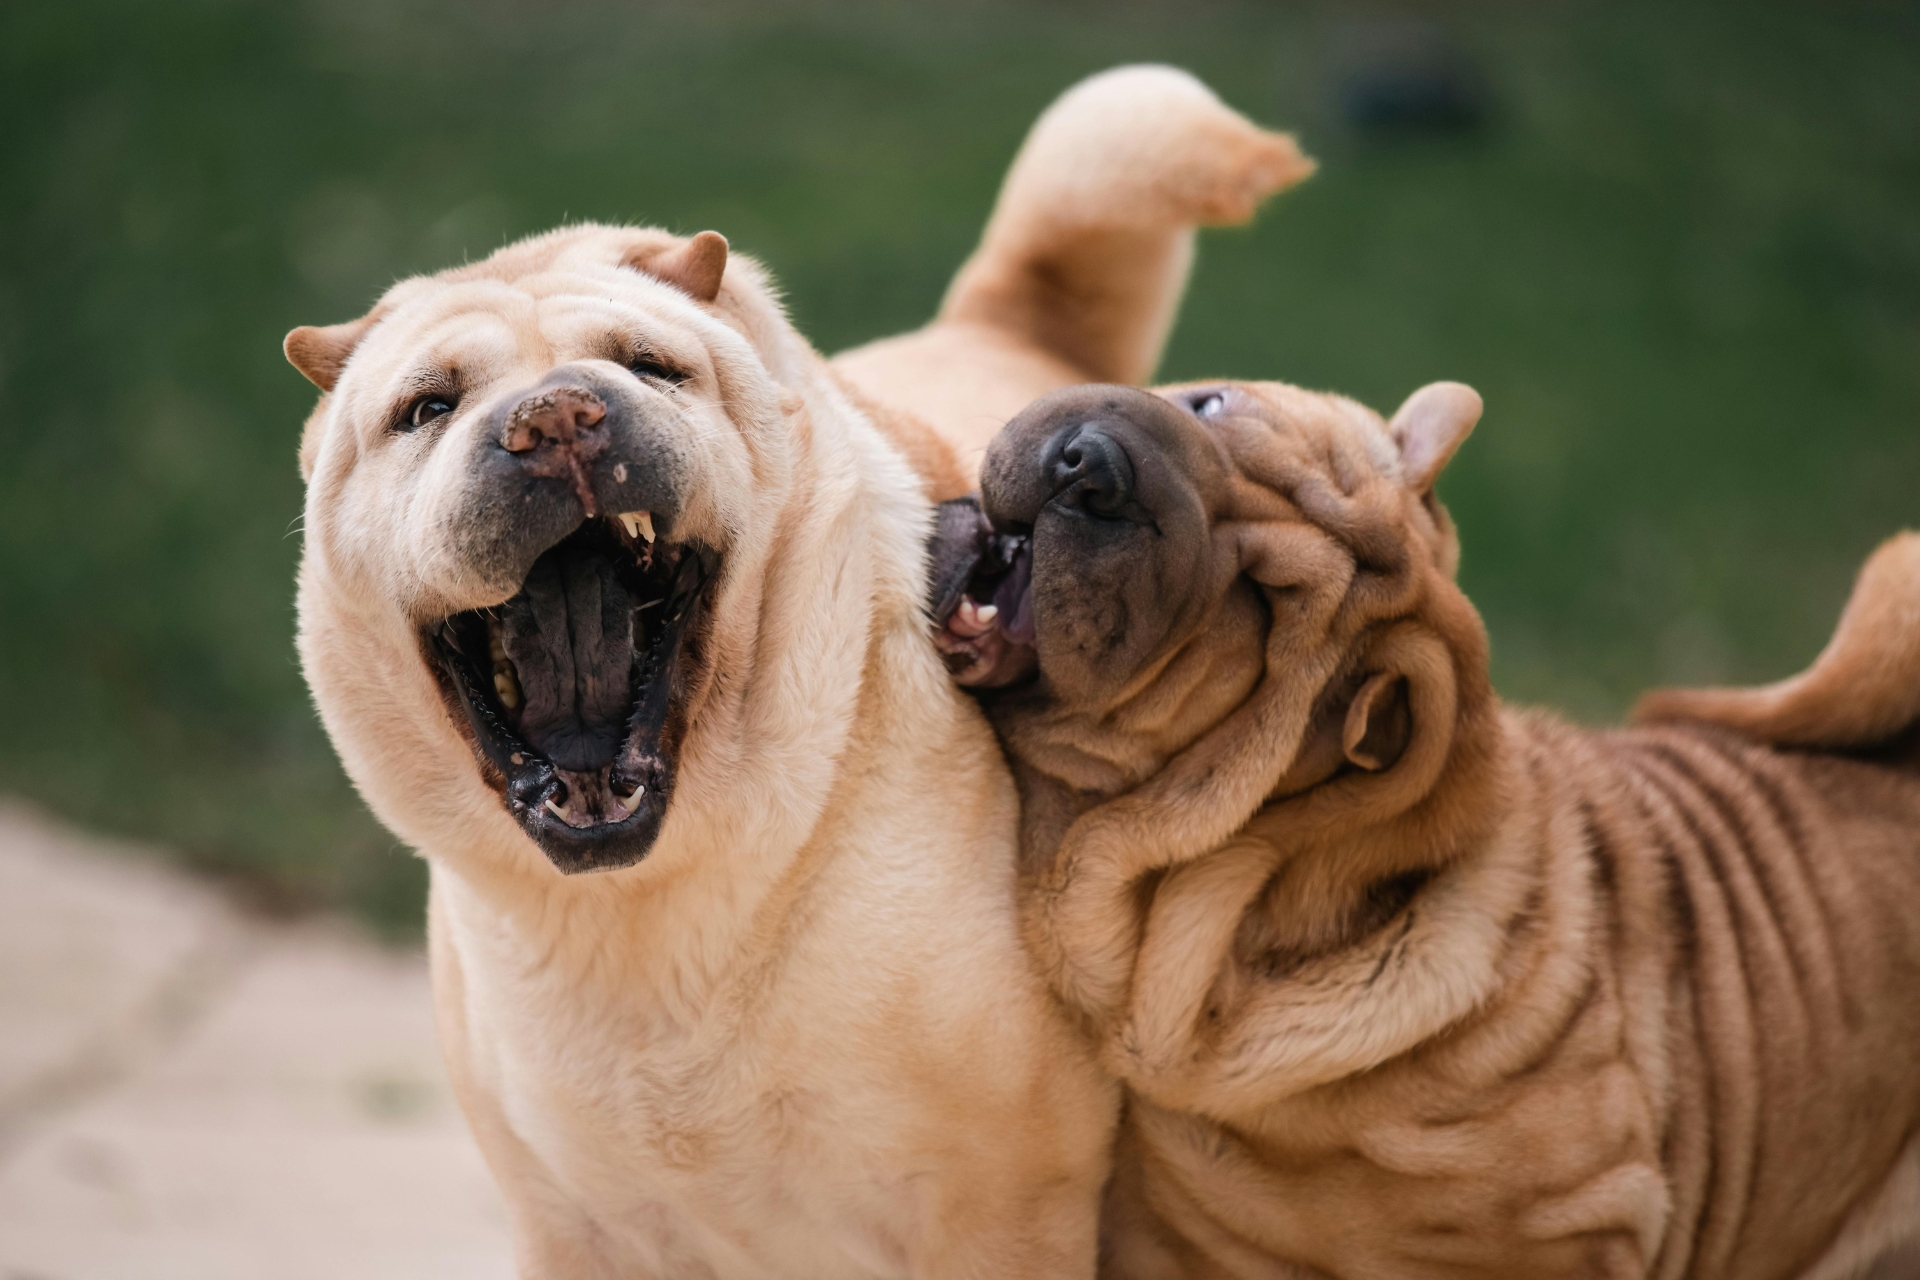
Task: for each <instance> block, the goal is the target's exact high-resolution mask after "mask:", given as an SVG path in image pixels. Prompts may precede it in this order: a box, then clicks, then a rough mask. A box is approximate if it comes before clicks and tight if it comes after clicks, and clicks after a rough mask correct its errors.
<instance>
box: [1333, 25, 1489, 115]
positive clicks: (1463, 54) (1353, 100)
mask: <svg viewBox="0 0 1920 1280" xmlns="http://www.w3.org/2000/svg"><path fill="white" fill-rule="evenodd" d="M1333 48H1334V50H1335V51H1336V52H1335V54H1334V64H1335V66H1337V67H1338V68H1340V70H1339V71H1338V80H1337V88H1336V91H1335V94H1336V100H1337V101H1338V103H1339V109H1340V115H1341V117H1342V118H1343V119H1344V120H1345V121H1346V122H1347V123H1348V124H1350V125H1352V126H1353V127H1354V128H1355V129H1357V130H1359V131H1360V132H1361V133H1362V134H1364V135H1369V136H1372V137H1376V138H1393V137H1403V136H1409V135H1413V136H1418V135H1422V134H1455V133H1473V132H1476V131H1478V130H1480V129H1482V128H1484V127H1486V125H1487V124H1488V122H1489V120H1490V119H1491V117H1492V113H1493V102H1492V93H1491V89H1490V88H1489V86H1488V83H1487V77H1486V74H1485V72H1484V71H1482V70H1481V68H1480V66H1479V64H1478V63H1477V62H1476V61H1475V60H1474V59H1473V57H1472V56H1471V55H1469V54H1468V53H1467V51H1466V50H1465V49H1464V48H1462V47H1461V46H1460V44H1459V43H1458V42H1457V41H1456V40H1455V39H1454V38H1453V36H1452V33H1451V32H1450V31H1449V30H1448V29H1447V28H1446V27H1445V26H1444V25H1442V24H1441V23H1439V22H1436V21H1432V20H1428V19H1421V18H1378V19H1374V20H1371V21H1350V22H1345V23H1342V24H1341V25H1340V28H1339V30H1338V33H1337V35H1336V37H1335V39H1334V41H1333Z"/></svg>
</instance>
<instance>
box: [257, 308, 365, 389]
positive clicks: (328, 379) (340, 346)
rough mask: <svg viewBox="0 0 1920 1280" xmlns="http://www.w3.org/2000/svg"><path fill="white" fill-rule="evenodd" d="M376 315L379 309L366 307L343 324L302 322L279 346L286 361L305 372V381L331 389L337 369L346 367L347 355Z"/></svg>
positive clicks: (337, 377) (338, 374) (337, 378)
mask: <svg viewBox="0 0 1920 1280" xmlns="http://www.w3.org/2000/svg"><path fill="white" fill-rule="evenodd" d="M378 315H379V312H378V311H369V312H368V313H367V314H366V315H364V316H361V317H360V318H359V319H358V320H349V321H347V322H346V323H345V324H329V325H312V324H303V325H301V326H300V327H299V328H298V329H295V330H293V331H292V332H291V333H289V334H288V335H287V338H286V341H285V342H283V343H281V344H280V349H281V350H282V351H284V352H286V353H287V363H288V364H290V365H292V366H293V367H294V368H296V369H298V370H299V371H300V372H301V373H303V374H305V375H306V376H307V381H308V382H311V383H312V384H313V385H314V386H316V387H318V388H320V389H321V390H322V391H331V390H333V384H334V383H336V382H338V381H340V371H341V370H342V369H344V368H346V367H347V357H348V356H351V355H352V354H353V349H354V348H355V347H357V346H359V345H360V339H362V338H364V337H366V336H367V330H369V329H371V328H373V322H374V320H375V319H376V318H377V317H378Z"/></svg>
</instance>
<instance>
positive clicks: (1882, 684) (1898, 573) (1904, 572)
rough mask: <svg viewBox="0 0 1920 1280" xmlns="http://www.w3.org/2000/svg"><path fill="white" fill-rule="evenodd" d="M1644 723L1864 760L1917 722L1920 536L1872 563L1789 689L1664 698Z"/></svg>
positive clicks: (1658, 697) (1906, 537)
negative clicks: (1725, 730)
mask: <svg viewBox="0 0 1920 1280" xmlns="http://www.w3.org/2000/svg"><path fill="white" fill-rule="evenodd" d="M1633 718H1634V720H1635V721H1637V722H1640V723H1643V724H1644V723H1659V722H1666V721H1674V720H1706V721H1711V722H1713V723H1716V724H1723V725H1727V726H1728V727H1730V728H1734V729H1738V730H1741V731H1742V732H1744V733H1749V734H1752V735H1753V736H1754V737H1756V738H1760V739H1762V740H1763V741H1767V742H1773V743H1777V744H1779V745H1781V746H1792V747H1824V748H1827V749H1830V750H1849V749H1851V750H1860V749H1865V748H1870V747H1874V746H1878V745H1880V744H1883V743H1886V742H1888V741H1890V740H1892V739H1894V738H1897V737H1899V736H1900V735H1901V734H1902V733H1904V732H1906V731H1907V730H1909V729H1911V728H1913V727H1914V725H1915V723H1916V722H1920V533H1902V534H1898V535H1896V536H1894V537H1892V538H1889V539H1888V540H1887V541H1885V542H1883V543H1881V544H1880V546H1879V548H1878V549H1877V550H1876V551H1874V553H1873V554H1872V555H1871V556H1869V557H1868V558H1867V563H1866V565H1865V567H1863V568H1862V569H1861V570H1860V577H1859V579H1858V581H1856V582H1855V583H1854V586H1853V595H1852V596H1851V597H1850V598H1849V599H1848V600H1847V607H1846V609H1845V610H1844V611H1843V612H1842V613H1841V615H1840V625H1839V627H1838V628H1837V629H1836V630H1835V631H1834V633H1833V639H1831V640H1829V641H1828V642H1827V647H1826V648H1825V649H1824V650H1823V651H1821V654H1820V656H1819V657H1818V658H1816V659H1814V662H1813V665H1812V666H1811V667H1808V668H1807V669H1806V670H1805V671H1803V672H1801V673H1800V674H1799V675H1797V676H1794V677H1793V678H1792V679H1790V680H1782V681H1780V682H1779V683H1778V684H1770V685H1763V686H1760V687H1759V688H1754V689H1660V690H1657V691H1655V692H1653V693H1650V694H1648V695H1646V696H1645V697H1644V698H1642V699H1640V703H1639V705H1638V706H1636V707H1635V708H1634V711H1633Z"/></svg>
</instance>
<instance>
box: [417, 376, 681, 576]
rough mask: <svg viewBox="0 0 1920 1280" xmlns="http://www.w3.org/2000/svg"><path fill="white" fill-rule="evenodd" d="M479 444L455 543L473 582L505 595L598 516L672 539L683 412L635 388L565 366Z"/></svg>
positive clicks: (495, 414) (491, 421)
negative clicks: (552, 550) (503, 591)
mask: <svg viewBox="0 0 1920 1280" xmlns="http://www.w3.org/2000/svg"><path fill="white" fill-rule="evenodd" d="M475 426H476V429H475V430H474V431H473V433H472V434H471V435H470V436H469V437H468V440H469V443H468V446H467V447H468V449H469V452H468V454H467V455H466V457H467V468H466V477H465V482H464V484H463V485H462V494H461V498H460V501H459V502H458V504H457V505H456V506H454V507H451V508H449V510H448V511H447V514H446V524H447V527H448V529H449V539H450V541H452V542H453V543H454V544H455V545H457V546H459V547H460V548H461V550H462V553H463V556H464V559H465V560H466V563H467V569H468V570H469V573H470V575H471V577H472V578H474V579H476V580H478V581H482V582H486V583H489V584H494V585H495V586H497V587H499V588H502V589H509V590H510V589H513V588H517V587H518V586H519V585H520V584H521V583H522V582H524V581H525V579H526V576H527V573H528V571H529V570H530V569H531V568H532V565H533V562H534V560H535V559H536V558H537V557H539V556H540V555H541V554H543V553H544V552H545V551H546V550H547V549H548V548H549V547H552V546H553V545H554V544H555V543H557V542H559V541H560V540H561V539H562V538H564V537H566V536H567V535H568V534H570V533H572V532H573V531H574V530H575V529H577V528H579V527H580V525H581V523H582V522H583V521H588V520H593V519H596V518H599V519H607V520H619V521H620V522H621V523H622V524H624V525H626V526H629V527H630V534H631V533H634V532H636V531H638V530H639V529H640V528H641V527H642V523H641V522H642V518H644V522H645V524H644V527H645V529H646V530H647V533H648V537H649V538H651V537H653V536H656V535H657V536H660V537H671V536H672V526H673V524H674V521H675V518H676V516H677V514H678V512H679V511H680V509H681V507H682V506H683V504H684V502H685V487H686V483H687V481H686V464H685V462H684V459H683V450H682V446H681V438H682V437H683V436H684V434H685V429H684V425H683V424H682V423H681V422H680V420H679V412H678V410H677V409H675V408H674V407H673V406H672V405H670V404H667V403H663V402H662V401H661V399H660V397H659V396H658V395H657V393H652V392H649V391H648V390H646V389H645V388H642V387H641V386H639V385H638V384H637V383H634V382H633V381H632V380H631V379H623V378H621V377H620V376H619V375H617V374H613V373H609V372H608V371H606V370H604V369H602V368H598V367H596V365H595V364H588V363H585V362H580V363H571V364H563V365H560V366H559V367H557V368H555V369H552V370H550V371H549V372H548V373H547V374H546V376H545V377H543V378H541V379H540V381H539V382H537V383H535V384H534V385H532V386H530V387H524V388H522V389H517V390H514V391H509V392H507V393H506V394H504V395H502V396H500V397H499V398H498V399H497V400H496V401H495V402H494V403H493V404H491V405H490V406H489V407H488V408H487V410H486V416H485V417H483V418H482V419H481V420H480V421H479V422H477V423H476V424H475Z"/></svg>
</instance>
